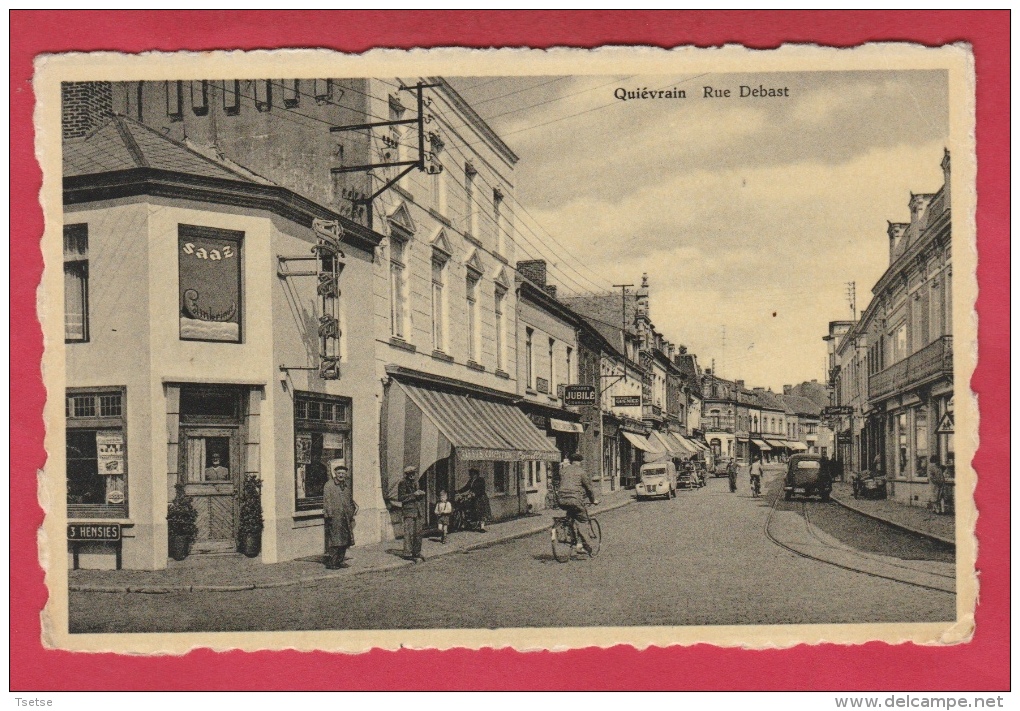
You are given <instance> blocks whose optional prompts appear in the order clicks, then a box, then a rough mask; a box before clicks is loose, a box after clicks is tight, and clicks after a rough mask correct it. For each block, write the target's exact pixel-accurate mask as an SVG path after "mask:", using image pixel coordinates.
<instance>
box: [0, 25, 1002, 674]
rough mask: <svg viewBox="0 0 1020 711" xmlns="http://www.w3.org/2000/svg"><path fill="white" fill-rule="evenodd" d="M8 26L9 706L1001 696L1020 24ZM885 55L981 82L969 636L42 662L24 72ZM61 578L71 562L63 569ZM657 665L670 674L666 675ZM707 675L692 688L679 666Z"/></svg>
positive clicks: (39, 445) (37, 345) (38, 403)
mask: <svg viewBox="0 0 1020 711" xmlns="http://www.w3.org/2000/svg"><path fill="white" fill-rule="evenodd" d="M10 20H11V29H10V38H11V62H10V67H11V88H10V91H11V176H12V180H11V206H12V209H11V215H12V220H11V254H10V257H11V264H12V265H14V267H15V268H13V269H12V270H11V403H12V404H11V433H10V434H11V442H12V443H14V444H15V446H13V447H12V448H11V477H10V491H11V512H10V514H11V572H10V590H11V619H10V622H11V632H10V643H11V649H10V653H11V654H10V657H11V662H10V688H11V689H12V690H58V689H63V690H86V689H196V690H199V689H206V690H213V689H241V688H244V689H364V688H388V689H461V688H471V689H522V688H533V689H566V688H569V689H623V688H627V689H667V688H677V689H732V690H736V689H804V688H813V689H825V690H844V689H846V690H868V689H874V690H879V689H881V690H887V689H890V690H891V689H898V690H920V689H931V690H949V689H955V690H966V689H974V690H979V689H980V690H987V689H998V690H1001V689H1008V688H1009V622H1008V621H1009V612H1010V610H1009V470H1008V466H1009V465H1008V461H1009V450H1008V436H1009V307H1008V304H1009V21H1010V18H1009V13H1008V11H996V12H981V11H953V12H933V11H921V12H918V11H906V12H836V11H831V12H829V11H827V12H812V11H798V12H748V11H742V12H618V11H614V12H608V11H606V12H592V11H585V12H563V11H556V12H478V11H458V12H454V13H441V12H435V11H419V12H374V11H373V12H369V11H355V12H340V13H333V12H325V11H315V12H307V11H285V12H262V11H259V12H255V11H238V12H225V11H188V12H174V11H159V12H155V11H152V12H140V11H131V12H97V11H80V12H72V11H13V12H11V15H10ZM874 40H910V41H914V42H920V43H924V44H928V45H942V44H946V43H950V42H960V41H963V42H969V43H970V44H971V45H973V48H974V55H975V58H976V66H977V145H978V219H977V223H978V250H979V253H980V260H979V264H978V280H979V284H980V293H979V297H978V303H977V309H978V313H979V317H980V325H979V340H980V348H979V361H978V367H977V372H976V373H975V375H974V379H973V381H972V387H973V389H974V390H975V391H976V392H977V393H978V394H979V398H980V406H981V447H980V449H979V450H978V453H977V457H976V460H975V462H974V463H975V467H976V468H977V471H978V473H979V482H978V488H977V506H978V509H979V511H980V518H979V521H978V526H977V535H978V540H979V543H980V547H979V557H978V570H979V571H980V577H981V592H980V605H979V606H978V608H977V632H976V634H975V636H974V639H973V641H972V642H971V643H970V644H966V645H959V646H955V647H949V648H932V647H918V646H914V645H901V646H890V645H886V644H878V643H873V644H868V645H864V646H858V647H840V646H835V645H826V646H820V647H813V648H811V647H803V646H802V647H798V648H795V649H791V650H785V651H759V652H747V651H742V650H725V649H715V648H711V647H707V646H701V647H693V648H686V649H685V648H677V647H674V648H667V649H660V648H656V649H649V650H646V651H643V652H638V651H636V650H634V649H632V648H625V647H617V648H613V649H610V650H605V651H603V650H598V649H590V650H580V651H574V652H568V653H558V654H551V653H548V652H546V653H531V654H521V653H517V652H514V651H508V650H504V651H492V650H483V651H480V652H470V651H465V650H453V651H448V652H413V651H400V652H382V651H375V652H371V653H368V654H364V655H360V656H343V655H330V654H324V653H316V654H300V653H297V652H264V653H258V654H244V653H241V652H233V653H227V654H215V653H213V652H210V651H197V652H192V653H191V654H188V655H186V656H184V657H160V658H144V657H123V656H115V655H95V654H92V655H89V654H71V653H67V652H57V651H52V650H46V649H43V647H42V646H41V642H40V622H39V611H40V610H41V609H42V606H43V604H44V603H45V600H46V589H45V586H44V585H43V576H42V570H41V568H40V567H39V564H38V560H37V549H36V534H35V532H36V529H37V528H38V527H39V525H40V524H41V522H42V511H41V509H40V508H39V507H38V505H37V503H36V481H35V472H36V470H37V469H39V468H40V467H41V466H42V465H43V462H44V459H45V456H44V452H43V442H42V437H43V422H42V418H41V412H42V405H43V401H44V397H45V392H44V390H43V387H42V382H41V375H40V369H39V362H40V358H41V356H42V335H41V331H40V329H39V325H38V323H37V321H36V316H35V308H34V307H35V290H36V287H37V285H38V283H39V279H40V275H41V273H42V257H41V254H40V250H39V239H40V235H41V234H42V229H43V221H42V212H41V210H40V207H39V203H38V190H39V187H40V184H41V173H40V170H39V166H38V164H37V163H36V161H35V158H34V153H33V151H34V144H33V141H34V136H33V132H32V111H33V95H32V87H31V76H32V60H33V57H35V56H36V55H38V54H41V53H46V52H63V51H73V50H80V51H86V50H120V51H124V52H140V51H145V50H166V51H171V50H207V49H262V48H272V47H331V48H335V49H339V50H343V51H347V52H361V51H364V50H367V49H370V48H372V47H380V46H381V47H414V46H423V47H433V46H444V45H459V46H470V47H489V46H530V47H551V46H557V45H564V46H577V47H593V46H598V45H603V44H637V43H639V44H651V45H659V46H664V47H666V46H676V45H683V44H696V45H699V46H710V45H720V44H725V43H728V42H733V43H742V44H745V45H748V46H751V47H758V48H770V47H776V46H778V45H780V44H782V43H784V42H811V43H815V42H817V43H823V44H827V45H834V46H852V45H856V44H860V43H862V42H866V41H874ZM58 562H59V561H58ZM662 669H673V670H677V671H676V673H673V674H666V675H663V674H661V670H662ZM683 669H689V670H697V673H696V674H693V673H686V672H682V671H679V670H683Z"/></svg>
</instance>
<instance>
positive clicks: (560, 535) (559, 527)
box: [550, 521, 574, 563]
mask: <svg viewBox="0 0 1020 711" xmlns="http://www.w3.org/2000/svg"><path fill="white" fill-rule="evenodd" d="M569 530H570V529H569V528H567V527H566V526H564V525H563V523H562V522H560V521H553V525H552V528H551V529H550V531H551V532H550V536H551V538H552V553H553V558H555V559H556V560H558V561H559V562H560V563H566V562H567V561H568V560H570V554H571V553H573V551H574V544H573V543H572V542H571V541H570V538H571V537H570V535H569Z"/></svg>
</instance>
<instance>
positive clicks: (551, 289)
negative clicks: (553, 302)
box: [545, 284, 556, 299]
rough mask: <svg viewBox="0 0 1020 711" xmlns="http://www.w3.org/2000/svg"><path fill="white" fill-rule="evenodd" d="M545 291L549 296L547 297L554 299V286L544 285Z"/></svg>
mask: <svg viewBox="0 0 1020 711" xmlns="http://www.w3.org/2000/svg"><path fill="white" fill-rule="evenodd" d="M545 291H546V293H547V294H549V296H551V297H553V298H554V299H555V298H556V285H555V284H546V285H545Z"/></svg>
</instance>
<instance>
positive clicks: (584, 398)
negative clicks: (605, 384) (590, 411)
mask: <svg viewBox="0 0 1020 711" xmlns="http://www.w3.org/2000/svg"><path fill="white" fill-rule="evenodd" d="M595 398H596V393H595V386H594V385H568V386H567V387H565V388H564V389H563V404H564V405H570V406H579V405H594V404H595Z"/></svg>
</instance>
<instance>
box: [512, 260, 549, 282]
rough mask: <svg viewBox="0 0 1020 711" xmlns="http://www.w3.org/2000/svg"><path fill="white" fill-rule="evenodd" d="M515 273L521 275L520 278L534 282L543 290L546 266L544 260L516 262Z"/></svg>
mask: <svg viewBox="0 0 1020 711" xmlns="http://www.w3.org/2000/svg"><path fill="white" fill-rule="evenodd" d="M517 271H519V272H520V273H521V276H523V277H525V278H526V279H528V280H530V281H533V282H535V283H536V284H538V285H539V286H540V287H542V288H543V289H544V288H545V280H546V266H545V260H544V259H528V260H525V261H523V262H517Z"/></svg>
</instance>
